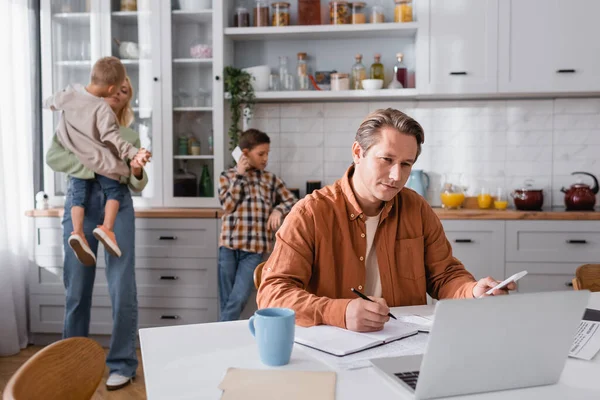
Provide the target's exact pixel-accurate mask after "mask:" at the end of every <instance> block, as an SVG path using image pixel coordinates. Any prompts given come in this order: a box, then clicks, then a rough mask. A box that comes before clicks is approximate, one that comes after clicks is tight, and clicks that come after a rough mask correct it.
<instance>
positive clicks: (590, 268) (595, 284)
mask: <svg viewBox="0 0 600 400" xmlns="http://www.w3.org/2000/svg"><path fill="white" fill-rule="evenodd" d="M572 282H573V289H575V290H582V289H587V290H589V291H590V292H600V264H584V265H581V266H579V267H577V269H576V270H575V278H573V281H572Z"/></svg>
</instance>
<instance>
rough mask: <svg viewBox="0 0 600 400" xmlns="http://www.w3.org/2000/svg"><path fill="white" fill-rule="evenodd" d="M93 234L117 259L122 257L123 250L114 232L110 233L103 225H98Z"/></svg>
mask: <svg viewBox="0 0 600 400" xmlns="http://www.w3.org/2000/svg"><path fill="white" fill-rule="evenodd" d="M93 233H94V237H95V238H96V239H98V241H100V242H101V243H102V244H103V245H104V248H105V249H106V251H108V252H109V253H110V254H112V255H113V256H115V257H121V249H120V248H119V246H118V245H117V238H116V237H115V233H114V232H113V231H109V230H108V229H106V228H105V227H104V226H103V225H98V227H96V229H94V232H93Z"/></svg>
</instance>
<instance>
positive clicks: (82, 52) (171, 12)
mask: <svg viewBox="0 0 600 400" xmlns="http://www.w3.org/2000/svg"><path fill="white" fill-rule="evenodd" d="M179 4H180V2H179V1H177V0H172V1H161V0H148V1H140V2H137V9H136V11H122V10H121V2H120V1H118V0H90V1H87V2H86V1H69V2H66V1H59V0H42V1H41V3H40V30H41V48H42V57H41V62H42V98H46V97H48V96H50V95H51V94H52V93H55V92H57V91H59V90H62V89H63V88H64V87H66V86H67V85H68V84H71V83H81V84H87V83H88V82H89V75H90V72H91V67H92V65H93V63H94V62H95V60H97V59H98V58H100V57H104V56H116V57H118V58H120V59H121V61H122V63H123V64H124V65H125V68H126V70H127V74H128V76H129V77H130V79H131V82H132V85H133V97H132V100H131V103H132V106H133V111H134V113H135V122H134V124H133V125H132V128H133V129H134V130H136V131H137V132H138V133H139V134H140V140H141V146H142V147H145V148H148V149H149V150H151V151H152V153H153V158H152V161H151V162H150V163H148V164H147V166H146V168H145V170H146V173H147V174H148V177H149V183H148V185H147V187H146V188H145V190H144V191H143V192H142V193H139V194H134V205H135V206H136V207H156V206H175V207H178V206H181V207H214V206H218V205H219V202H218V198H217V195H216V192H217V191H216V188H217V184H218V176H219V174H220V172H221V171H222V170H223V140H224V139H223V137H224V121H223V119H224V116H223V107H224V100H223V97H224V96H223V80H222V77H221V74H222V70H223V51H222V46H223V34H222V30H223V26H222V23H223V21H222V16H223V10H222V3H221V2H220V1H214V8H201V7H204V6H206V4H210V2H202V3H198V4H194V2H185V3H183V2H182V4H183V5H185V6H186V7H193V8H190V9H180V7H179ZM195 57H202V58H195ZM58 118H59V114H58V113H53V112H52V111H49V110H45V111H44V112H43V144H44V153H45V152H46V151H47V150H48V148H49V147H50V144H51V139H52V136H53V134H54V129H55V127H56V124H57V122H58ZM180 140H181V141H182V142H185V143H186V145H187V146H186V147H187V148H189V147H191V146H190V145H191V143H192V142H195V143H197V144H199V145H200V151H199V152H198V154H189V153H190V152H189V151H186V149H180V147H179V145H178V144H179V143H180ZM196 148H197V146H196ZM184 152H185V153H184ZM44 165H45V164H44ZM205 167H206V169H207V170H208V173H209V177H210V179H211V182H212V186H213V190H212V193H201V192H200V190H199V188H200V177H201V176H202V172H203V170H204V169H205ZM44 168H45V169H44V190H45V191H46V192H47V193H48V195H49V196H50V202H51V204H53V205H62V204H63V202H64V196H65V194H66V190H67V182H66V177H65V175H64V174H61V173H54V172H53V171H52V170H51V169H50V168H49V167H47V166H45V167H44ZM182 175H185V176H187V177H192V179H195V180H196V182H195V183H193V184H191V180H189V179H188V180H187V181H186V183H187V185H186V186H185V187H184V188H183V189H182V190H178V189H180V188H181V185H180V183H181V180H178V179H179V177H180V176H182Z"/></svg>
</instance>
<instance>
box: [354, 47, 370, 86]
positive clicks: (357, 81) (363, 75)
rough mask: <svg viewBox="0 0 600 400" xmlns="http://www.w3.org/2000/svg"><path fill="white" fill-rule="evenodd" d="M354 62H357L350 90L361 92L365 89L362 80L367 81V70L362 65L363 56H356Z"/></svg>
mask: <svg viewBox="0 0 600 400" xmlns="http://www.w3.org/2000/svg"><path fill="white" fill-rule="evenodd" d="M354 60H355V61H356V62H355V63H354V65H353V66H352V74H351V77H352V82H351V83H350V89H352V90H359V89H362V88H363V87H362V80H363V79H367V69H366V68H365V66H364V65H363V63H362V54H357V55H355V56H354Z"/></svg>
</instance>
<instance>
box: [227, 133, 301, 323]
mask: <svg viewBox="0 0 600 400" xmlns="http://www.w3.org/2000/svg"><path fill="white" fill-rule="evenodd" d="M270 142H271V140H270V139H269V136H268V135H267V134H266V133H264V132H261V131H259V130H257V129H249V130H247V131H245V132H243V133H242V135H241V136H240V141H239V146H240V149H242V152H243V154H242V156H241V157H240V159H239V161H238V163H237V166H236V167H234V168H230V169H228V170H227V171H223V172H222V173H221V176H220V178H219V200H220V201H221V205H222V206H223V211H224V212H225V213H224V214H223V217H222V229H221V237H220V239H219V301H220V305H221V321H234V320H237V319H239V317H240V314H241V313H242V310H243V309H244V306H245V305H246V302H247V301H248V298H249V297H250V294H251V293H252V288H253V287H254V281H253V274H254V269H255V268H256V266H257V265H258V264H260V263H261V262H262V260H263V254H264V253H266V252H268V251H269V250H270V245H271V238H272V237H273V234H274V233H275V231H277V229H278V228H279V226H280V225H281V223H282V222H283V217H284V216H285V215H286V214H287V213H289V212H290V210H291V209H292V206H293V205H294V203H295V202H296V198H295V197H294V195H293V194H292V192H290V191H289V190H288V189H287V188H286V187H285V184H284V183H283V181H282V180H281V179H279V178H278V177H277V176H275V174H273V173H271V172H268V171H265V168H266V166H267V162H268V160H269V149H270ZM278 201H279V203H278Z"/></svg>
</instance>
